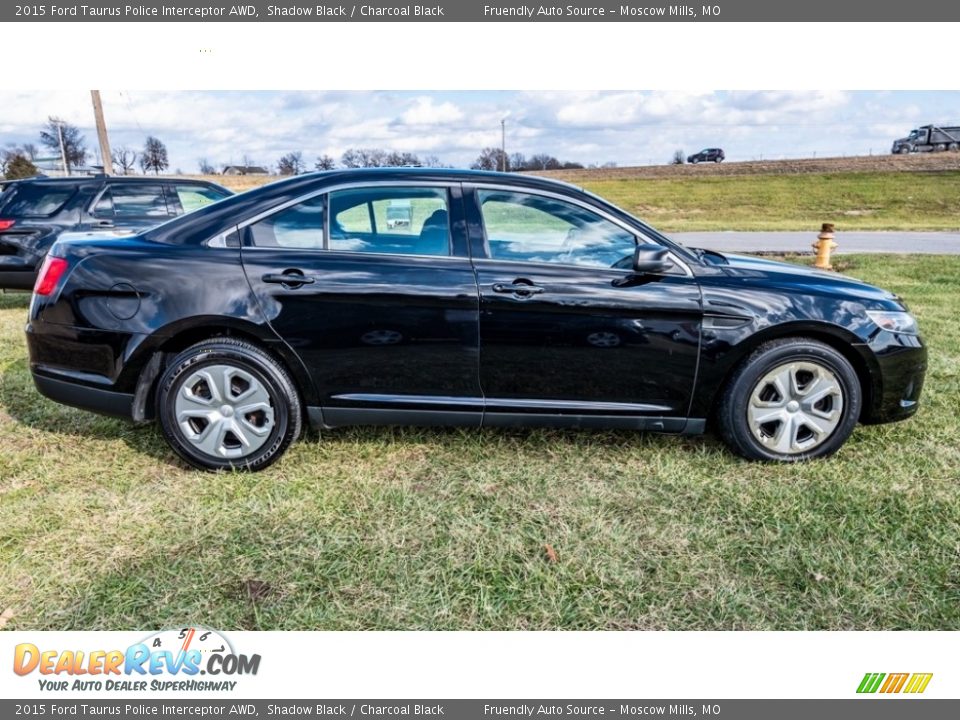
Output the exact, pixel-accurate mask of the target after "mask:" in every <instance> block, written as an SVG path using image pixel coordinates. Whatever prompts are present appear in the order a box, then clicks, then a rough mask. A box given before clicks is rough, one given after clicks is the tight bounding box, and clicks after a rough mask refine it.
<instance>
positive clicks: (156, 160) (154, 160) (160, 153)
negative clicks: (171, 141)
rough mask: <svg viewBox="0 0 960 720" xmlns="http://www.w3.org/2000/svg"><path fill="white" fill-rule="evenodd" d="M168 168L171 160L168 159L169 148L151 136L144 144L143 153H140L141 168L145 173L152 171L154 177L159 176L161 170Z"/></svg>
mask: <svg viewBox="0 0 960 720" xmlns="http://www.w3.org/2000/svg"><path fill="white" fill-rule="evenodd" d="M168 167H170V160H169V158H168V157H167V146H166V145H164V144H163V143H162V142H161V141H160V139H159V138H155V137H154V136H153V135H150V136H149V137H147V141H146V142H145V143H144V144H143V152H142V153H140V168H141V169H142V170H143V172H145V173H146V172H150V171H151V170H152V171H153V174H154V175H159V174H160V171H161V170H166V169H167V168H168Z"/></svg>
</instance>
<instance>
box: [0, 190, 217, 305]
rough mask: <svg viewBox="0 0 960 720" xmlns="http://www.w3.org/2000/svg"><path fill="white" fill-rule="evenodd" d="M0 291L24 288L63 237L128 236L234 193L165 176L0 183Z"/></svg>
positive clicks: (33, 279) (29, 287) (27, 287)
mask: <svg viewBox="0 0 960 720" xmlns="http://www.w3.org/2000/svg"><path fill="white" fill-rule="evenodd" d="M0 187H2V192H0V288H5V289H16V290H29V289H31V288H32V287H33V283H34V281H35V280H36V275H37V270H38V269H39V268H40V264H41V263H42V262H43V258H44V256H45V255H46V254H47V250H49V249H50V247H51V246H52V245H53V243H54V241H56V240H57V238H59V237H60V236H61V235H62V234H63V233H66V232H80V233H86V232H97V233H116V234H118V235H125V234H132V233H134V232H138V231H140V230H146V229H147V228H150V227H153V226H154V225H159V224H160V223H162V222H164V221H166V220H169V219H170V218H174V217H177V216H178V215H183V214H184V213H187V212H190V211H191V210H196V209H197V208H200V207H203V206H204V205H209V204H210V203H212V202H216V201H217V200H221V199H223V198H225V197H228V196H230V195H232V194H233V193H232V192H230V191H229V190H227V189H226V188H224V187H220V186H219V185H215V184H214V183H210V182H204V181H201V180H181V179H177V178H169V177H164V178H160V177H152V178H151V177H113V176H107V175H81V176H75V177H66V178H48V177H44V176H38V177H32V178H27V179H24V180H10V181H0Z"/></svg>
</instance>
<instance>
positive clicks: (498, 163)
mask: <svg viewBox="0 0 960 720" xmlns="http://www.w3.org/2000/svg"><path fill="white" fill-rule="evenodd" d="M470 167H471V168H473V169H474V170H506V171H509V170H510V158H508V157H507V156H506V155H504V154H503V150H501V149H500V148H494V147H488V148H484V149H483V150H481V151H480V155H479V156H477V159H476V160H474V161H473V164H472V165H471V166H470Z"/></svg>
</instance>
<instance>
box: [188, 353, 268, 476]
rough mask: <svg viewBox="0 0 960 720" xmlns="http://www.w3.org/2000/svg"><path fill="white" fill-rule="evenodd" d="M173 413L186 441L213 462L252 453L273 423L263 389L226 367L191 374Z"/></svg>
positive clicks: (249, 377)
mask: <svg viewBox="0 0 960 720" xmlns="http://www.w3.org/2000/svg"><path fill="white" fill-rule="evenodd" d="M174 411H175V412H176V416H177V424H178V425H179V427H180V432H182V433H183V436H184V437H185V438H186V439H187V441H188V442H190V444H192V445H193V446H194V447H195V448H197V450H199V451H200V452H202V453H204V454H205V455H210V456H211V457H215V458H238V457H244V456H246V455H250V454H251V453H254V452H256V451H257V450H259V449H260V448H261V447H262V446H263V444H264V443H265V442H266V441H267V438H268V437H270V432H271V431H272V430H273V424H274V417H273V405H272V404H271V402H270V394H269V393H268V392H267V389H266V388H265V387H263V385H262V384H261V383H260V381H259V380H257V379H256V378H255V377H254V376H253V375H251V374H250V373H248V372H247V371H246V370H241V369H240V368H237V367H232V366H230V365H211V366H208V367H205V368H201V369H200V370H196V371H195V372H193V374H191V375H190V376H189V377H188V378H187V380H186V382H185V383H183V385H181V387H180V392H178V393H177V400H176V405H175V407H174Z"/></svg>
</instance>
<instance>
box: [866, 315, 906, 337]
mask: <svg viewBox="0 0 960 720" xmlns="http://www.w3.org/2000/svg"><path fill="white" fill-rule="evenodd" d="M867 315H868V316H869V317H870V319H871V320H873V322H874V324H875V325H876V326H877V327H879V328H881V329H883V330H887V331H888V332H895V333H905V334H907V335H916V334H917V332H918V330H919V328H918V327H917V319H916V318H915V317H914V316H913V315H911V314H910V313H908V312H902V311H901V312H893V311H889V310H867Z"/></svg>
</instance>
